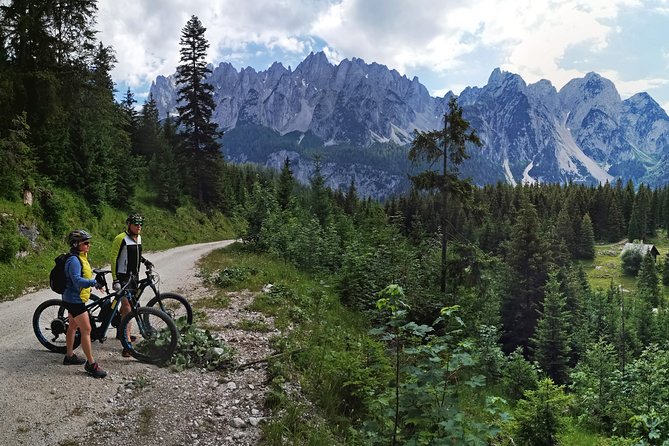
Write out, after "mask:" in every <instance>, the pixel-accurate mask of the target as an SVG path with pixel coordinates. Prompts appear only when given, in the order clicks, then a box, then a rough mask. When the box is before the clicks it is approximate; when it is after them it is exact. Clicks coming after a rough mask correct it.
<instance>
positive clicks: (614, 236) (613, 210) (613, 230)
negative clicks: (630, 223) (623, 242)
mask: <svg viewBox="0 0 669 446" xmlns="http://www.w3.org/2000/svg"><path fill="white" fill-rule="evenodd" d="M625 227H626V225H625V222H624V220H623V213H622V211H621V209H620V205H619V204H618V200H616V199H615V196H613V195H612V196H611V200H610V207H609V219H608V220H607V226H606V228H607V238H606V239H607V241H609V242H618V241H620V239H622V238H623V237H624V235H625Z"/></svg>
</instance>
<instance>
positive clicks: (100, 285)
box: [95, 276, 105, 290]
mask: <svg viewBox="0 0 669 446" xmlns="http://www.w3.org/2000/svg"><path fill="white" fill-rule="evenodd" d="M104 287H105V279H104V278H103V277H100V276H95V288H97V289H98V290H102V289H104Z"/></svg>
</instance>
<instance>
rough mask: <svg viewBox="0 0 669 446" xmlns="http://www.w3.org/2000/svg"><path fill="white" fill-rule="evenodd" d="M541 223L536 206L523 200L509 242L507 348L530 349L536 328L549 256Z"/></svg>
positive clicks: (504, 310) (505, 315) (504, 317)
mask: <svg viewBox="0 0 669 446" xmlns="http://www.w3.org/2000/svg"><path fill="white" fill-rule="evenodd" d="M540 226H541V225H540V221H539V216H538V215H537V212H536V211H535V209H534V207H533V206H532V205H531V204H529V203H524V204H523V205H522V207H521V209H520V212H519V213H518V217H517V220H516V223H515V224H514V225H513V227H512V229H511V238H510V240H509V242H508V243H507V244H506V251H507V253H506V263H507V265H508V266H509V267H510V268H511V272H512V276H511V277H510V278H509V290H508V291H507V295H506V297H505V299H504V302H503V303H502V322H503V324H504V334H503V336H502V340H503V342H504V347H505V350H506V351H507V352H511V351H513V350H515V348H516V347H517V346H521V347H523V349H525V351H526V353H527V347H528V344H529V339H530V337H531V336H532V335H533V334H534V330H535V328H536V323H537V314H538V313H537V310H538V309H539V308H540V304H541V301H542V299H543V295H544V285H545V284H546V279H547V278H548V265H549V260H550V259H548V258H547V255H548V252H549V249H548V246H547V244H546V242H545V240H544V238H543V234H542V232H541V229H540Z"/></svg>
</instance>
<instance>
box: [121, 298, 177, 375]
mask: <svg viewBox="0 0 669 446" xmlns="http://www.w3.org/2000/svg"><path fill="white" fill-rule="evenodd" d="M128 329H130V331H131V332H132V334H133V335H134V336H136V338H137V339H136V340H135V341H134V342H129V341H128V336H127V334H128ZM119 330H120V333H121V344H122V345H123V348H125V349H126V350H128V351H130V354H131V355H132V357H133V358H135V359H137V360H138V361H142V362H148V363H151V364H160V363H163V362H166V361H168V360H169V359H170V358H171V357H172V354H173V353H174V350H176V348H177V342H178V340H179V331H178V330H177V326H176V324H175V323H174V321H173V320H172V319H171V318H170V317H169V316H168V315H167V314H165V313H163V312H162V311H160V310H158V309H156V308H149V307H139V308H138V309H137V310H136V311H133V312H130V313H128V314H126V315H125V317H124V318H123V319H122V320H121V325H120V326H119Z"/></svg>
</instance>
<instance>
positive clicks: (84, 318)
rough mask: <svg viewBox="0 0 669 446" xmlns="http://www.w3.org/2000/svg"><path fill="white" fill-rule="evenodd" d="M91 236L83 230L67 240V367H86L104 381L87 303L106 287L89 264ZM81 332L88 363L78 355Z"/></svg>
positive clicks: (65, 301)
mask: <svg viewBox="0 0 669 446" xmlns="http://www.w3.org/2000/svg"><path fill="white" fill-rule="evenodd" d="M92 237H93V236H91V235H90V234H89V233H88V232H86V231H84V230H83V229H77V230H75V231H72V232H70V233H69V235H68V236H67V241H68V243H69V245H70V254H72V255H71V256H70V258H68V259H67V261H66V262H65V276H66V277H67V282H66V283H67V285H66V286H65V291H64V292H63V304H64V306H65V308H67V311H68V318H69V325H68V327H67V333H66V334H65V345H66V353H65V358H63V364H65V365H81V364H84V369H85V370H86V372H87V373H88V374H89V375H91V376H93V377H95V378H104V377H105V376H107V372H105V371H104V370H102V369H101V368H100V366H99V365H98V363H97V362H95V359H93V348H92V346H91V320H90V319H89V317H88V311H86V302H87V301H88V299H89V298H90V297H91V287H92V286H95V287H97V288H102V284H98V282H97V281H96V280H95V279H94V278H93V270H92V269H91V265H90V263H88V252H89V250H90V243H91V242H90V240H91V238H92ZM77 330H79V334H80V336H81V349H82V350H83V351H84V355H86V359H83V358H79V357H78V356H77V355H75V354H74V337H75V335H76V332H77Z"/></svg>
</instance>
